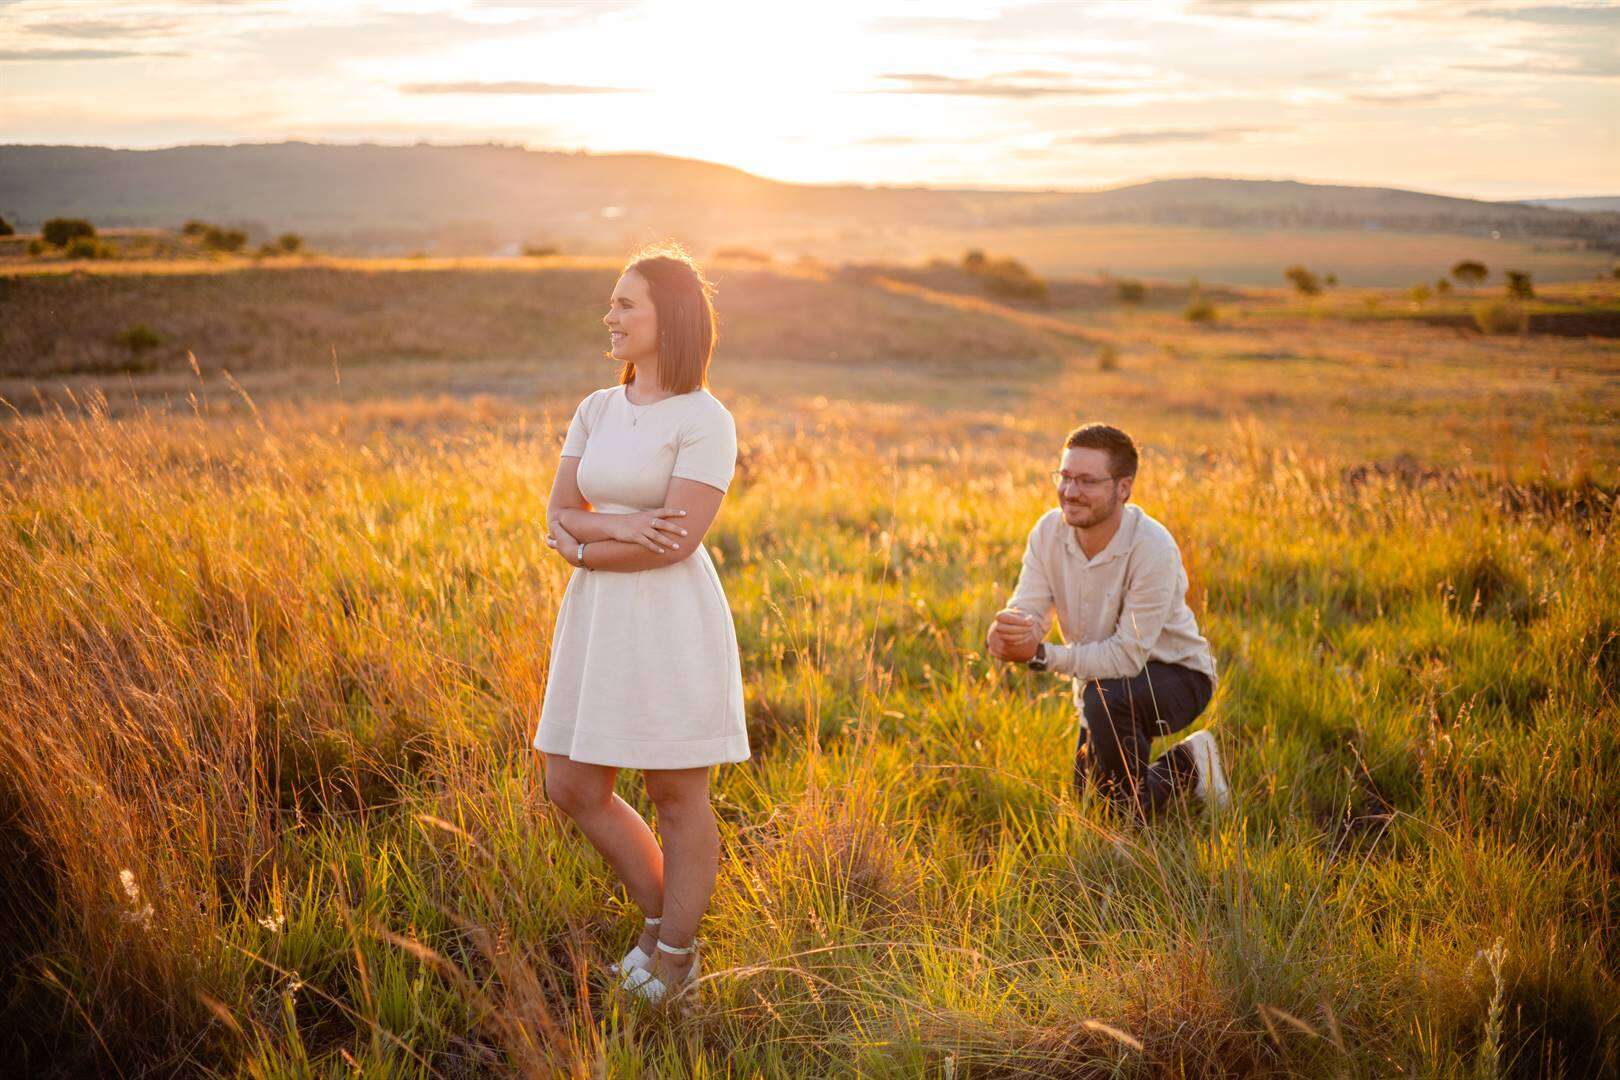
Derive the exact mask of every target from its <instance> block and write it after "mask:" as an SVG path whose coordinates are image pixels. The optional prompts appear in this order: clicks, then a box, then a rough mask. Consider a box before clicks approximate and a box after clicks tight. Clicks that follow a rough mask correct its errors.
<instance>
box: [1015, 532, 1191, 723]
mask: <svg viewBox="0 0 1620 1080" xmlns="http://www.w3.org/2000/svg"><path fill="white" fill-rule="evenodd" d="M1007 606H1008V607H1013V608H1017V609H1018V610H1019V611H1022V612H1024V613H1025V614H1026V615H1032V616H1034V617H1035V618H1036V619H1037V620H1039V622H1040V625H1041V633H1042V635H1043V636H1044V635H1045V633H1046V632H1047V631H1048V630H1050V629H1051V626H1052V613H1053V611H1054V610H1056V612H1057V620H1058V627H1059V628H1060V629H1061V630H1062V632H1063V640H1064V642H1065V644H1062V645H1051V644H1048V645H1047V646H1046V659H1047V670H1048V671H1053V672H1057V673H1058V674H1061V675H1069V676H1072V677H1073V678H1074V680H1075V694H1076V698H1077V700H1078V696H1079V694H1080V693H1081V692H1082V690H1083V688H1084V684H1085V683H1086V682H1087V681H1089V680H1091V679H1118V678H1130V677H1132V676H1134V675H1137V674H1139V673H1140V672H1141V671H1142V669H1143V667H1144V666H1145V665H1146V664H1147V662H1148V661H1149V660H1157V661H1160V662H1161V663H1165V664H1180V665H1182V666H1183V667H1190V668H1193V669H1195V670H1197V671H1202V672H1203V673H1204V674H1206V675H1208V676H1209V678H1210V681H1211V682H1212V683H1213V682H1214V681H1215V657H1214V655H1213V654H1212V653H1211V652H1210V651H1209V642H1207V641H1205V640H1204V638H1203V635H1201V634H1200V633H1199V632H1198V621H1197V620H1196V619H1195V618H1193V613H1192V609H1190V608H1189V607H1188V606H1187V571H1186V568H1185V567H1183V566H1182V564H1181V550H1180V549H1179V548H1177V547H1176V541H1175V538H1174V537H1172V536H1171V535H1170V530H1168V529H1166V528H1165V527H1164V526H1163V525H1161V524H1159V523H1158V522H1157V521H1155V520H1153V519H1152V518H1151V517H1149V516H1148V515H1147V514H1145V513H1143V512H1142V508H1141V507H1139V506H1137V505H1135V504H1134V503H1126V504H1125V513H1124V516H1123V518H1122V519H1121V520H1120V523H1119V531H1118V532H1116V533H1115V534H1114V538H1113V539H1112V540H1110V541H1109V542H1108V546H1107V547H1105V548H1103V550H1102V551H1101V552H1099V553H1098V554H1097V557H1096V558H1093V559H1088V558H1086V553H1085V552H1084V551H1083V550H1082V549H1081V547H1080V541H1079V540H1078V539H1076V537H1075V535H1074V530H1073V529H1072V528H1070V527H1069V525H1068V524H1067V523H1066V522H1065V521H1064V520H1063V512H1062V511H1061V510H1057V509H1053V510H1050V511H1048V512H1047V513H1046V514H1044V515H1043V516H1042V517H1041V519H1040V520H1039V521H1037V522H1036V523H1035V527H1034V528H1033V529H1031V530H1030V531H1029V543H1028V545H1027V546H1026V547H1025V548H1024V567H1023V570H1021V571H1020V572H1019V575H1018V588H1017V589H1016V590H1014V592H1013V597H1012V599H1011V600H1010V601H1008V604H1007Z"/></svg>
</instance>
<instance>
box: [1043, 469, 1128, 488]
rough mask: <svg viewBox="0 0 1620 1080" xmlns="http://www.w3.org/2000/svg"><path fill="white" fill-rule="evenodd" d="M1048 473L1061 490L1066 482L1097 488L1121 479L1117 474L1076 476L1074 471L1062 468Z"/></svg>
mask: <svg viewBox="0 0 1620 1080" xmlns="http://www.w3.org/2000/svg"><path fill="white" fill-rule="evenodd" d="M1047 475H1048V476H1050V477H1051V478H1052V486H1054V487H1056V488H1058V489H1059V490H1061V489H1062V488H1063V485H1065V484H1074V485H1075V486H1076V487H1083V488H1092V489H1096V488H1100V487H1102V486H1103V485H1104V484H1107V483H1112V482H1113V481H1115V480H1117V479H1119V477H1117V476H1085V475H1080V476H1076V475H1075V474H1074V473H1066V472H1064V471H1063V470H1062V469H1053V470H1052V471H1051V472H1050V473H1048V474H1047Z"/></svg>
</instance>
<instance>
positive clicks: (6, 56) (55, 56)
mask: <svg viewBox="0 0 1620 1080" xmlns="http://www.w3.org/2000/svg"><path fill="white" fill-rule="evenodd" d="M184 55H185V54H184V53H177V52H135V51H133V50H131V49H0V63H4V62H7V61H24V60H28V61H32V60H128V59H132V58H134V57H143V56H184Z"/></svg>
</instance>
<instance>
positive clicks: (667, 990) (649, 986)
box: [619, 941, 700, 1005]
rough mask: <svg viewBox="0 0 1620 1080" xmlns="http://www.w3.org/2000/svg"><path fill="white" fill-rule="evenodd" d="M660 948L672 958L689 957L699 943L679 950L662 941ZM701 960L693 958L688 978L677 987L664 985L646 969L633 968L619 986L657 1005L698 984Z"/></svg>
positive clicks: (687, 973) (687, 974)
mask: <svg viewBox="0 0 1620 1080" xmlns="http://www.w3.org/2000/svg"><path fill="white" fill-rule="evenodd" d="M658 948H659V950H660V951H662V952H667V953H669V954H670V955H671V956H687V955H690V954H691V953H692V952H693V951H694V950H695V949H696V948H697V942H696V941H694V942H692V944H690V945H688V946H686V947H685V948H677V947H676V946H674V945H665V944H664V943H663V942H662V941H660V942H659V943H658ZM699 959H700V958H699V957H696V956H693V957H692V966H691V967H689V968H687V969H686V977H685V978H683V979H682V980H681V981H680V982H679V983H677V984H676V985H675V986H666V985H664V981H663V980H662V979H660V978H659V977H658V976H656V975H654V974H653V973H652V972H651V971H649V970H647V969H646V968H644V967H639V968H633V969H631V970H630V971H628V972H626V973H625V976H624V981H623V982H621V983H619V986H620V987H621V988H623V989H625V990H629V991H630V992H632V993H634V994H636V995H638V996H639V997H640V998H641V999H642V1000H643V1001H648V1002H651V1003H653V1004H655V1005H656V1004H658V1003H659V1002H661V1001H664V1000H665V999H666V998H670V997H673V996H675V995H677V994H679V993H680V992H681V991H683V990H685V989H686V988H687V987H689V986H691V985H692V984H693V983H695V982H697V978H698V962H699Z"/></svg>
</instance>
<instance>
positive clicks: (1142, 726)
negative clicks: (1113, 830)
mask: <svg viewBox="0 0 1620 1080" xmlns="http://www.w3.org/2000/svg"><path fill="white" fill-rule="evenodd" d="M1214 689H1215V688H1214V685H1213V684H1212V683H1211V682H1210V678H1209V676H1208V675H1205V674H1204V673H1203V672H1202V671H1195V670H1193V669H1192V668H1189V667H1182V666H1181V665H1180V664H1161V663H1159V662H1158V661H1156V660H1149V661H1148V663H1147V666H1146V667H1145V668H1144V669H1143V670H1142V671H1141V672H1140V673H1139V674H1137V675H1135V676H1132V677H1131V678H1128V679H1092V680H1091V681H1089V682H1087V683H1085V684H1084V690H1083V691H1082V693H1081V696H1080V701H1081V706H1080V707H1081V711H1082V714H1083V715H1084V716H1085V720H1086V722H1085V725H1084V726H1083V727H1082V728H1081V729H1080V738H1079V741H1078V742H1077V743H1076V745H1075V751H1074V786H1075V792H1076V793H1077V794H1078V793H1079V792H1080V791H1081V790H1082V789H1083V788H1084V786H1085V783H1086V781H1087V778H1089V779H1090V781H1091V782H1092V783H1094V784H1096V785H1097V789H1098V790H1099V791H1100V792H1102V793H1103V794H1104V795H1105V796H1107V797H1108V798H1109V799H1111V800H1113V801H1115V802H1117V803H1120V804H1122V805H1126V806H1129V807H1130V808H1131V809H1133V810H1134V811H1135V812H1137V813H1138V814H1141V815H1142V816H1143V817H1151V816H1152V815H1153V814H1154V813H1155V812H1156V811H1158V810H1159V809H1160V808H1162V807H1163V806H1164V804H1165V803H1167V802H1169V801H1170V799H1171V798H1173V797H1174V796H1175V795H1176V793H1177V792H1180V791H1186V790H1189V789H1190V788H1191V787H1192V786H1193V783H1194V780H1195V775H1196V774H1195V772H1194V769H1193V763H1192V759H1191V755H1189V754H1188V753H1187V751H1186V750H1185V749H1183V748H1182V747H1180V746H1174V747H1171V748H1170V749H1169V750H1167V751H1166V752H1165V753H1163V754H1162V755H1160V757H1159V759H1158V760H1157V761H1155V762H1153V763H1152V764H1149V762H1148V755H1149V754H1150V753H1151V752H1152V749H1153V740H1154V739H1155V738H1157V737H1158V736H1161V735H1169V734H1171V733H1172V732H1176V731H1180V730H1181V729H1182V728H1184V727H1186V726H1187V725H1188V724H1190V723H1192V722H1193V721H1194V720H1196V719H1197V718H1198V715H1199V714H1200V713H1202V712H1203V711H1204V709H1205V708H1207V707H1208V705H1209V699H1210V697H1211V695H1212V694H1213V693H1214ZM1088 730H1089V738H1088V734H1087V733H1088Z"/></svg>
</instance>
